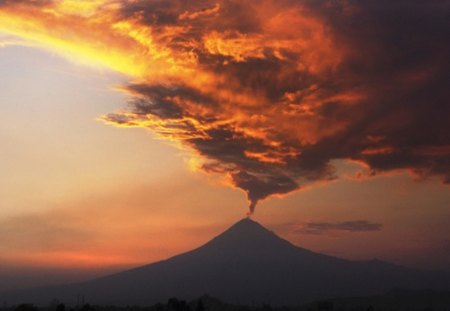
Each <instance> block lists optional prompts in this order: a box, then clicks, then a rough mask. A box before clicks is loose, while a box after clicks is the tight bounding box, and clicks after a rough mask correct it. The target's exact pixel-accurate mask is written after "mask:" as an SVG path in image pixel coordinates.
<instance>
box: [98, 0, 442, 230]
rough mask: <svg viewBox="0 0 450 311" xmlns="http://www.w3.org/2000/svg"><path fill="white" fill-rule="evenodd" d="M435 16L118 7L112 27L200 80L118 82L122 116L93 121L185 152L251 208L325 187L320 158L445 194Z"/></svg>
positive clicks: (379, 4) (349, 4)
mask: <svg viewBox="0 0 450 311" xmlns="http://www.w3.org/2000/svg"><path fill="white" fill-rule="evenodd" d="M448 12H450V1H438V0H434V1H421V0H408V1H394V2H393V1H387V0H381V1H380V0H377V1H371V0H361V1H345V0H340V1H339V0H335V1H325V0H322V1H287V0H286V1H269V0H265V1H260V2H257V3H256V2H253V1H232V0H230V1H206V0H205V1H194V2H187V1H176V0H172V1H133V2H129V3H127V4H124V5H123V6H122V9H121V11H120V15H121V18H122V19H125V20H127V19H133V20H134V21H136V20H138V22H139V23H140V24H141V25H145V26H149V27H151V28H152V33H153V36H154V38H153V39H154V40H155V42H157V43H159V44H161V45H164V46H165V47H167V48H169V49H170V50H171V51H172V52H173V53H174V55H176V56H178V57H180V58H181V57H188V56H192V57H193V58H194V59H195V61H194V63H195V65H194V67H195V69H196V70H198V72H199V73H203V74H205V75H208V77H209V78H208V79H209V80H208V81H207V82H205V83H204V85H202V83H200V82H198V81H197V80H196V79H197V77H196V75H195V74H194V75H192V77H191V80H187V79H182V78H180V79H178V78H177V77H176V76H175V77H172V78H170V79H168V80H166V81H165V82H164V83H162V82H154V81H153V80H152V81H140V82H136V83H132V84H130V85H128V86H126V87H125V89H126V90H127V91H128V92H130V93H131V94H132V95H134V97H135V98H134V99H132V100H131V101H130V111H129V112H127V113H116V114H110V115H107V116H105V117H104V119H105V120H106V121H108V122H111V123H116V124H120V125H130V126H144V127H148V128H150V129H152V130H154V131H156V132H157V133H159V134H161V135H162V136H163V137H167V138H171V139H176V140H178V141H181V142H182V143H183V144H184V145H187V146H189V147H190V148H192V149H193V150H194V151H195V152H196V153H197V154H198V155H199V156H201V157H202V159H203V160H204V162H203V164H202V168H203V169H204V170H206V171H208V172H214V173H220V174H225V175H227V176H229V178H230V181H231V183H232V184H233V185H234V186H236V187H239V188H241V189H243V190H244V191H245V192H246V193H247V195H248V199H249V201H250V203H251V205H250V208H251V211H253V209H254V207H255V205H256V203H257V202H258V201H259V200H262V199H264V198H266V197H268V196H270V195H273V194H284V193H288V192H291V191H294V190H296V189H300V188H302V187H303V186H304V185H307V184H309V183H311V182H314V181H320V180H331V179H334V178H336V173H335V170H334V168H333V167H332V166H331V165H330V161H331V160H333V159H352V160H358V161H361V162H364V163H366V164H367V165H369V166H370V169H371V170H372V173H373V174H376V173H377V172H383V171H390V170H398V169H406V170H410V171H411V172H413V173H414V174H416V175H417V176H419V177H421V178H426V177H428V176H431V175H437V176H440V177H442V180H443V181H444V182H445V183H450V135H449V133H450V122H449V116H450V105H449V98H450V90H449V87H448V83H449V81H450V61H449V57H448V55H450V40H449V38H450V18H449V14H448ZM200 79H202V76H201V75H199V76H198V80H200ZM312 225H314V224H312ZM320 225H323V226H324V227H326V228H327V230H330V228H331V229H334V230H347V228H350V229H348V230H349V231H352V230H351V228H356V229H358V228H360V229H361V230H364V229H366V230H370V229H375V230H378V229H379V228H381V227H380V225H378V224H370V223H365V222H355V223H342V224H319V227H320ZM347 226H348V227H347ZM377 226H378V227H377Z"/></svg>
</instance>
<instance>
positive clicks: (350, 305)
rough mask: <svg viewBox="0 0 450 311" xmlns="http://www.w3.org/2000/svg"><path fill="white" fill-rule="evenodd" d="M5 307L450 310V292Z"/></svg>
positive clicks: (34, 310) (33, 310) (73, 310)
mask: <svg viewBox="0 0 450 311" xmlns="http://www.w3.org/2000/svg"><path fill="white" fill-rule="evenodd" d="M1 310H2V311H309V310H311V311H316V310H317V311H320V310H323V311H325V310H327V311H331V310H335V311H347V310H348V311H378V310H380V311H384V310H386V311H407V310H408V311H444V310H445V311H450V292H447V291H446V292H438V291H431V290H430V291H406V290H393V291H391V292H389V293H387V294H385V295H380V296H370V297H352V298H335V299H328V300H322V301H315V302H312V303H309V304H306V305H303V306H284V307H273V306H271V305H270V303H266V304H262V305H236V304H229V303H225V302H223V301H221V300H219V299H216V298H213V297H210V296H208V295H205V296H202V297H200V298H198V299H195V300H192V301H190V302H186V301H185V300H181V299H178V298H170V299H169V300H168V301H167V302H166V303H158V304H155V305H152V306H148V307H141V306H127V307H116V306H97V305H90V304H89V303H84V302H83V303H80V304H79V305H78V306H66V305H65V304H64V303H63V302H59V301H56V300H55V301H52V302H50V303H49V306H48V307H41V308H38V307H36V306H34V305H33V304H31V303H26V304H20V305H15V306H7V305H3V307H2V309H1Z"/></svg>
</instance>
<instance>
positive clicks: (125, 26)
mask: <svg viewBox="0 0 450 311" xmlns="http://www.w3.org/2000/svg"><path fill="white" fill-rule="evenodd" d="M449 9H450V2H449V1H444V0H431V1H427V2H426V3H425V2H423V1H419V0H409V1H403V0H399V1H396V2H392V1H388V0H378V1H371V0H360V1H350V0H334V1H326V0H317V1H309V0H303V1H298V0H295V1H294V0H281V1H280V0H279V1H274V0H273V1H270V0H263V1H258V2H254V1H234V0H227V1H225V0H221V1H209V0H202V1H200V0H199V1H188V2H187V1H179V0H166V1H159V0H158V1H157V0H147V1H144V0H134V1H131V0H129V1H115V0H111V1H108V0H94V1H83V0H81V1H73V0H55V1H51V0H43V1H33V0H19V1H9V0H0V72H1V75H0V109H1V112H2V113H1V117H0V118H1V122H0V159H1V161H0V171H1V172H2V174H0V289H9V288H17V287H24V286H34V285H40V284H48V283H52V282H65V281H68V280H70V281H75V280H81V279H86V278H90V277H94V276H98V275H103V274H106V273H111V272H114V271H119V270H122V269H125V268H129V267H133V266H137V265H140V264H145V263H149V262H153V261H156V260H160V259H164V258H167V257H169V256H172V255H175V254H177V253H180V252H183V251H187V250H190V249H192V248H194V247H197V246H199V245H201V244H202V243H204V242H206V241H208V240H209V239H211V238H212V237H214V236H215V235H218V234H219V233H220V232H221V231H223V230H225V229H226V228H227V227H229V226H230V225H231V224H233V223H234V222H236V221H238V220H239V219H241V218H243V217H245V216H246V214H250V215H251V217H253V218H254V219H255V220H256V221H258V222H260V223H261V224H263V225H264V226H266V227H268V228H269V229H271V230H273V231H275V232H276V233H277V234H279V235H280V236H282V237H284V238H286V239H288V240H289V241H291V242H292V243H294V244H296V245H299V246H302V247H305V248H308V249H311V250H314V251H317V252H321V253H326V254H329V255H333V256H338V257H342V258H347V259H354V260H366V259H373V258H379V259H382V260H387V261H391V262H394V263H398V264H402V265H407V266H412V267H418V268H426V269H443V270H450V228H449V226H448V222H449V220H450V209H449V207H450V191H449V186H448V184H449V183H450V134H449V133H450V131H449V130H450V129H449V127H450V123H449V122H448V116H449V115H450V111H449V110H450V105H449V104H448V98H449V96H450V91H449V89H448V81H450V64H449V61H448V55H449V54H450V43H449V41H448V38H449V37H450V34H449V31H450V25H449V23H450V21H449V19H448V13H447V12H449Z"/></svg>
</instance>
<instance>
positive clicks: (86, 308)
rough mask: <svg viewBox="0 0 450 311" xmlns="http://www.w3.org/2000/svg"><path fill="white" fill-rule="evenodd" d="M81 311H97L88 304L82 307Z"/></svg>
mask: <svg viewBox="0 0 450 311" xmlns="http://www.w3.org/2000/svg"><path fill="white" fill-rule="evenodd" d="M80 311H95V309H94V307H93V306H91V305H90V304H88V303H87V304H85V305H84V306H83V307H81V309H80Z"/></svg>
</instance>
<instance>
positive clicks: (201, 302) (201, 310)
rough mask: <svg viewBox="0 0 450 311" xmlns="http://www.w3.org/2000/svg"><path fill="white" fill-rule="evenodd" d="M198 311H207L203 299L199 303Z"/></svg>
mask: <svg viewBox="0 0 450 311" xmlns="http://www.w3.org/2000/svg"><path fill="white" fill-rule="evenodd" d="M196 311H205V306H204V305H203V301H202V300H201V299H199V300H198V302H197V308H196Z"/></svg>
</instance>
